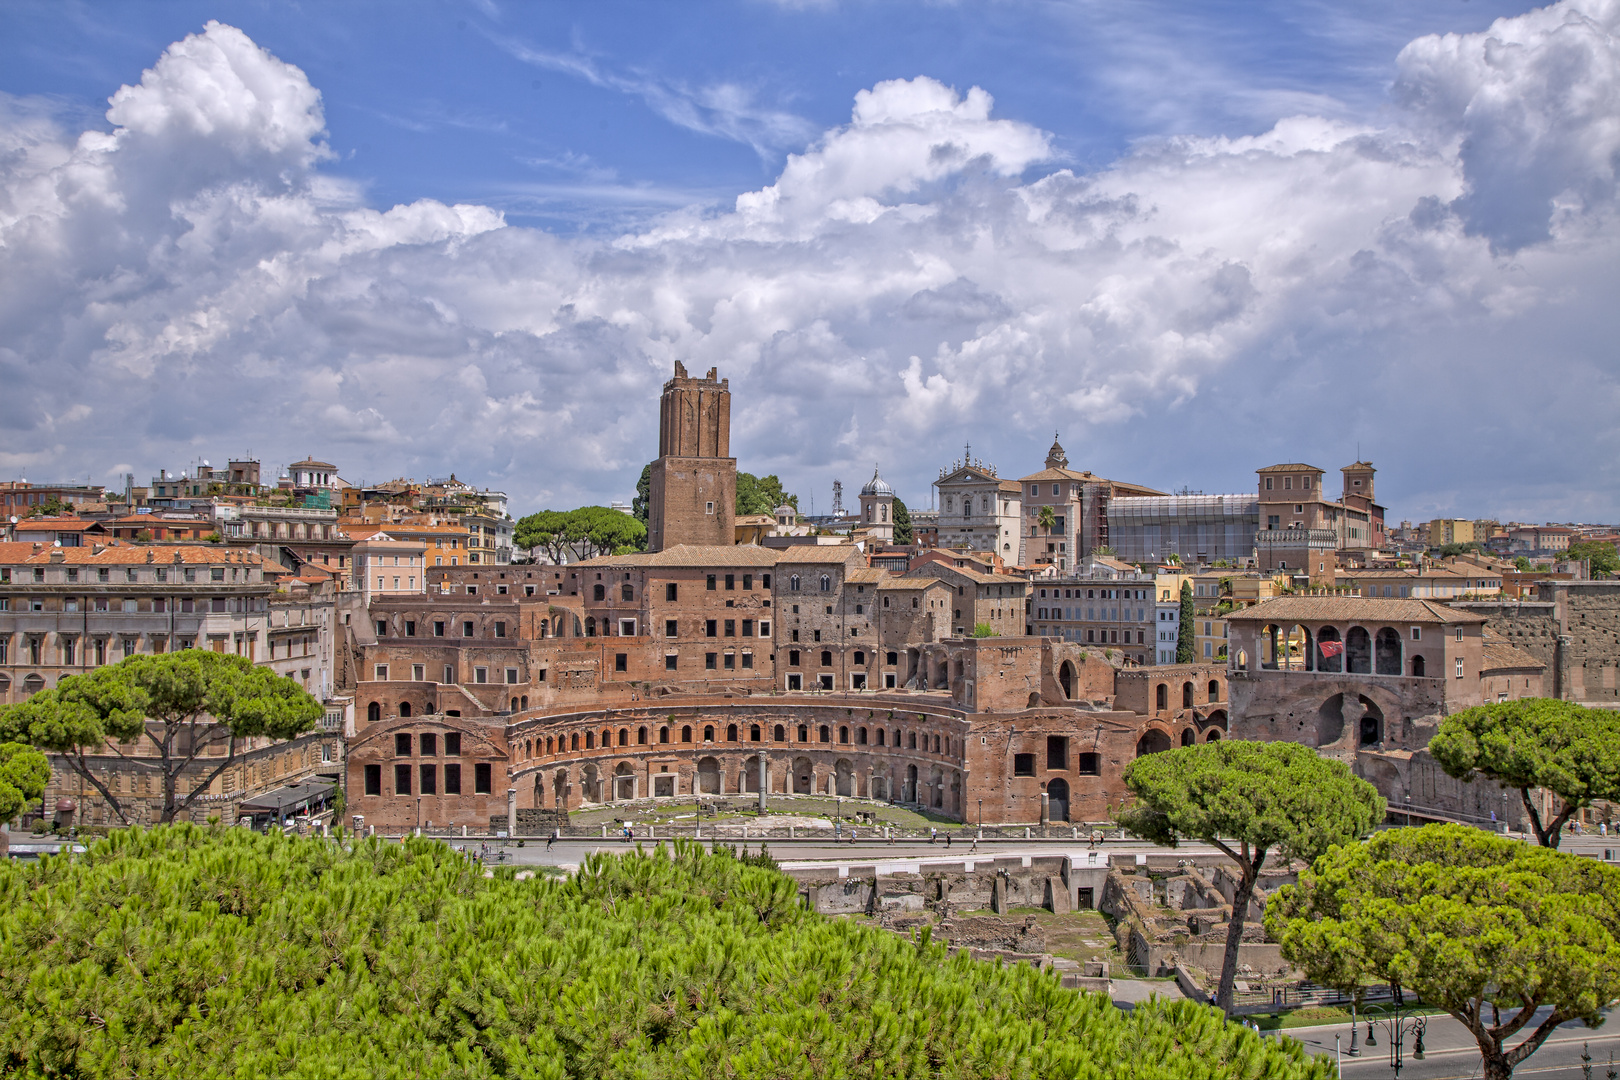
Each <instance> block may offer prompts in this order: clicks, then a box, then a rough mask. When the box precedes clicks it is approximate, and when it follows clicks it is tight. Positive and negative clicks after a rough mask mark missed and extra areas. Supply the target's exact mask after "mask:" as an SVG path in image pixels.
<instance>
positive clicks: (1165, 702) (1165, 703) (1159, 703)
mask: <svg viewBox="0 0 1620 1080" xmlns="http://www.w3.org/2000/svg"><path fill="white" fill-rule="evenodd" d="M1154 707H1155V708H1157V709H1159V710H1160V711H1161V712H1162V711H1163V710H1165V709H1168V708H1169V707H1170V688H1169V687H1167V686H1165V685H1164V683H1160V684H1159V689H1158V691H1157V692H1156V693H1155V694H1154Z"/></svg>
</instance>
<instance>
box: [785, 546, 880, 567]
mask: <svg viewBox="0 0 1620 1080" xmlns="http://www.w3.org/2000/svg"><path fill="white" fill-rule="evenodd" d="M773 550H777V559H776V561H777V564H778V565H779V566H790V565H801V564H811V565H814V564H816V563H821V564H827V563H844V562H848V561H849V560H850V559H854V558H859V557H860V552H859V551H857V550H856V548H855V545H854V544H794V545H793V546H792V547H789V548H781V549H773Z"/></svg>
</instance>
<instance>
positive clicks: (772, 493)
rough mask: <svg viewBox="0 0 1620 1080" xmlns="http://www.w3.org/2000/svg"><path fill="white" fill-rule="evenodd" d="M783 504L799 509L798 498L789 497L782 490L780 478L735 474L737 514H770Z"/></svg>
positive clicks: (772, 475) (775, 476)
mask: <svg viewBox="0 0 1620 1080" xmlns="http://www.w3.org/2000/svg"><path fill="white" fill-rule="evenodd" d="M783 503H786V504H787V505H789V506H791V507H793V509H794V510H797V509H798V508H799V497H798V496H797V495H790V494H788V492H787V491H785V490H783V488H782V478H781V477H779V476H777V475H776V474H774V473H773V474H771V475H770V476H755V475H754V474H753V473H745V472H740V473H738V474H737V513H738V514H739V515H741V514H772V513H775V512H776V508H777V507H778V506H781V505H782V504H783Z"/></svg>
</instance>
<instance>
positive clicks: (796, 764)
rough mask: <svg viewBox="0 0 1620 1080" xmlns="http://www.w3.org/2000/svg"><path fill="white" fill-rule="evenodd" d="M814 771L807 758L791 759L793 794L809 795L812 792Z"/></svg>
mask: <svg viewBox="0 0 1620 1080" xmlns="http://www.w3.org/2000/svg"><path fill="white" fill-rule="evenodd" d="M814 775H815V769H814V767H813V766H812V765H811V764H810V759H809V758H807V757H799V758H794V759H793V794H795V795H809V794H811V792H812V790H813V789H812V786H811V785H812V784H814V783H815V781H814Z"/></svg>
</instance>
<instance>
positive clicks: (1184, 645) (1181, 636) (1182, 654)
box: [1176, 581, 1197, 664]
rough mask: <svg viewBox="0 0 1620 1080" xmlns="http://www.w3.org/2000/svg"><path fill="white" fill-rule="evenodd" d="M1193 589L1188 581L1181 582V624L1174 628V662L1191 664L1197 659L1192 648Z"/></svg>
mask: <svg viewBox="0 0 1620 1080" xmlns="http://www.w3.org/2000/svg"><path fill="white" fill-rule="evenodd" d="M1194 615H1195V612H1194V611H1193V591H1192V584H1191V583H1190V582H1186V581H1183V582H1182V583H1181V625H1180V626H1178V627H1177V628H1176V663H1178V664H1191V663H1195V662H1196V661H1197V655H1196V650H1195V649H1194V648H1193V646H1194V641H1193V618H1194Z"/></svg>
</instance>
